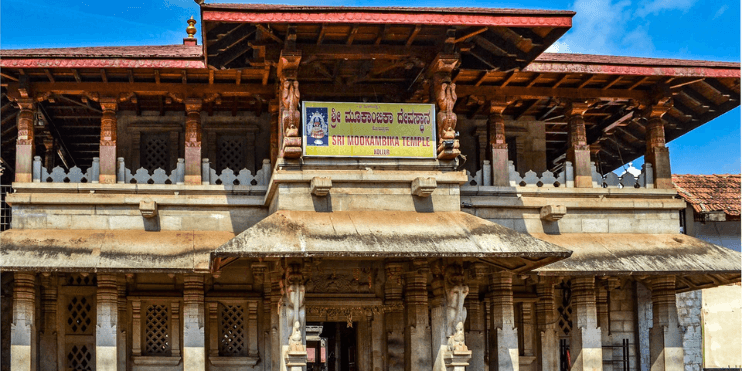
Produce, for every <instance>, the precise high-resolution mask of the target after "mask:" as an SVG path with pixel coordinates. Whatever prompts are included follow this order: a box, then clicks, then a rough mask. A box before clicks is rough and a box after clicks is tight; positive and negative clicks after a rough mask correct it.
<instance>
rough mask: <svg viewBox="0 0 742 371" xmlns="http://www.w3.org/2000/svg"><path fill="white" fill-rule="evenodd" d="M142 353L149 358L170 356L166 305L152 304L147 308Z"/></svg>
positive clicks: (168, 318) (168, 317)
mask: <svg viewBox="0 0 742 371" xmlns="http://www.w3.org/2000/svg"><path fill="white" fill-rule="evenodd" d="M144 353H145V355H151V356H163V355H170V316H169V312H168V307H167V305H164V304H162V305H160V304H152V305H150V306H148V307H147V311H146V313H145V323H144Z"/></svg>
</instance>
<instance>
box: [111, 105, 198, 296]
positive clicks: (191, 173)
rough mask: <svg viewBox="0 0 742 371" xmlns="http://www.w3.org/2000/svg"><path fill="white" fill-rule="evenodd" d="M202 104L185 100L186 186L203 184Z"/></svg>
mask: <svg viewBox="0 0 742 371" xmlns="http://www.w3.org/2000/svg"><path fill="white" fill-rule="evenodd" d="M202 104H203V103H202V101H201V100H200V99H186V100H185V107H186V125H185V127H186V129H185V184H201V106H202ZM101 173H102V172H101ZM202 281H203V279H202ZM201 294H202V295H203V292H202V293H201Z"/></svg>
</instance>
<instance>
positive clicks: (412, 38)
mask: <svg viewBox="0 0 742 371" xmlns="http://www.w3.org/2000/svg"><path fill="white" fill-rule="evenodd" d="M422 28H423V27H422V26H421V25H416V26H415V29H414V30H412V33H410V37H408V38H407V42H406V43H405V47H407V48H409V47H410V46H412V43H413V42H414V41H415V38H416V37H417V34H419V33H420V30H421V29H422Z"/></svg>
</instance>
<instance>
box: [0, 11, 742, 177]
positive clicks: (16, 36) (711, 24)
mask: <svg viewBox="0 0 742 371" xmlns="http://www.w3.org/2000/svg"><path fill="white" fill-rule="evenodd" d="M207 2H208V1H207ZM218 2H235V1H228V0H219V1H218ZM236 2H246V1H236ZM267 2H270V3H282V4H303V5H318V4H322V5H346V6H443V7H445V6H450V5H451V4H452V2H451V1H443V0H430V1H425V2H422V1H400V0H395V1H379V0H375V1H371V0H354V1H347V0H346V1H341V0H327V1H322V2H321V3H320V2H318V1H316V0H314V1H309V0H300V1H278V2H275V1H267ZM453 3H454V4H455V5H461V6H481V7H498V8H531V9H560V10H574V11H576V12H577V15H576V16H575V17H574V22H573V26H572V29H571V30H570V31H569V32H568V33H567V34H565V35H564V36H563V37H562V38H561V39H560V40H559V41H558V42H557V43H556V44H555V45H554V46H553V47H552V48H551V50H550V51H559V52H572V53H591V54H610V55H630V56H641V57H659V58H681V59H704V60H718V61H735V62H738V61H739V60H740V3H739V1H718V0H715V1H714V0H644V1H639V0H548V1H547V0H541V1H499V2H498V1H482V0H470V1H468V2H465V3H464V2H453ZM191 15H194V16H195V17H196V18H197V19H198V16H199V9H198V5H197V4H196V3H195V2H193V1H192V0H165V1H161V2H158V1H151V0H146V1H145V0H126V1H112V0H107V1H100V0H77V1H72V0H36V1H31V0H25V1H24V0H2V1H1V2H0V47H2V48H3V49H15V48H42V47H68V46H102V45H163V44H178V43H180V42H181V40H182V38H183V37H184V36H185V28H186V26H187V24H186V22H185V21H186V19H187V18H189V17H190V16H191ZM197 27H199V25H197ZM197 36H199V37H200V35H197ZM669 147H670V156H671V163H672V166H673V172H674V173H681V174H712V173H739V172H740V109H739V108H737V109H735V110H733V111H731V112H729V113H727V114H725V115H724V116H722V117H720V118H717V119H716V120H714V121H712V122H710V123H708V124H706V125H704V126H702V127H700V128H698V129H696V130H694V131H692V132H690V133H689V134H686V135H685V136H683V137H681V138H678V139H676V140H674V141H673V142H671V143H670V144H669ZM640 163H641V161H639V162H637V163H636V164H637V165H638V164H640Z"/></svg>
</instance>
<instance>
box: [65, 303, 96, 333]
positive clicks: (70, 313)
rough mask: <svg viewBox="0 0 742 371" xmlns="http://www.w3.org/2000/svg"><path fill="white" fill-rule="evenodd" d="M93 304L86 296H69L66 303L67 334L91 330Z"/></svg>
mask: <svg viewBox="0 0 742 371" xmlns="http://www.w3.org/2000/svg"><path fill="white" fill-rule="evenodd" d="M92 309H93V305H92V304H91V300H90V298H88V297H86V296H70V297H69V303H68V304H67V321H66V322H67V334H88V333H90V332H92V329H93V326H91V324H92V323H93V318H92V316H93V315H92V313H91V311H92Z"/></svg>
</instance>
